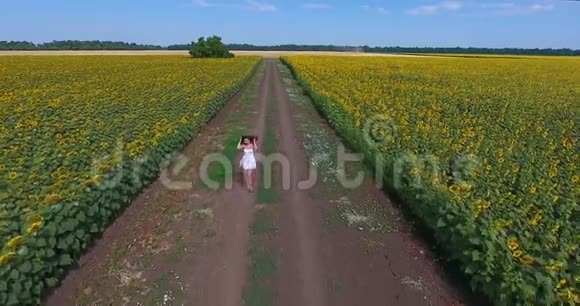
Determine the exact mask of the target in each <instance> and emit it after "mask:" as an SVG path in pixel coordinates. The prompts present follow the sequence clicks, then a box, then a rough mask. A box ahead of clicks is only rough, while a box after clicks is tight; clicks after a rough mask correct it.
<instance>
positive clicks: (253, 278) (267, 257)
mask: <svg viewBox="0 0 580 306" xmlns="http://www.w3.org/2000/svg"><path fill="white" fill-rule="evenodd" d="M268 102H269V104H268V112H267V114H266V132H265V135H264V142H263V148H262V149H263V153H264V155H266V156H268V155H269V154H273V153H274V152H275V150H276V147H277V142H276V131H275V130H274V127H275V125H274V118H273V116H274V114H275V103H274V101H271V100H270V101H268ZM266 171H271V173H269V174H267V175H270V174H271V177H274V176H275V175H274V174H275V171H274V170H273V169H266ZM265 175H266V174H265V173H264V175H262V176H261V177H264V176H265ZM262 181H263V180H262ZM278 199H279V195H278V193H277V192H276V189H275V187H274V184H273V179H272V184H270V186H268V188H266V187H264V182H261V183H260V184H259V187H258V192H257V195H256V203H257V204H258V208H259V209H257V211H256V215H255V218H254V223H253V224H252V225H251V226H250V233H251V235H252V236H251V242H250V248H249V250H248V256H249V257H250V260H251V266H250V270H249V273H248V275H249V279H248V285H247V286H246V288H244V294H243V303H244V305H245V306H270V305H273V304H274V299H275V293H274V290H273V289H272V288H271V287H269V286H268V284H267V282H268V279H270V278H271V277H272V275H273V274H274V272H275V271H276V269H277V268H278V265H279V262H280V259H279V257H278V256H277V254H275V253H274V250H273V249H272V248H271V247H270V244H269V242H270V241H271V239H272V236H273V235H275V233H276V230H277V228H276V226H275V225H274V223H273V213H274V211H273V209H274V208H275V206H273V205H264V204H275V203H277V202H278Z"/></svg>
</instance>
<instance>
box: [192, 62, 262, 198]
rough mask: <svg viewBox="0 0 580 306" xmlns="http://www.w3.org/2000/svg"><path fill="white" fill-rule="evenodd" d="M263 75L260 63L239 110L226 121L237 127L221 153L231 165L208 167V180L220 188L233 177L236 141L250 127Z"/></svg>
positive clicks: (228, 124)
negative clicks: (253, 107)
mask: <svg viewBox="0 0 580 306" xmlns="http://www.w3.org/2000/svg"><path fill="white" fill-rule="evenodd" d="M263 75H264V64H260V67H258V68H257V72H256V74H255V76H254V77H253V78H252V80H251V81H250V83H249V84H248V87H247V89H246V90H245V91H244V93H243V94H242V97H241V98H240V105H241V109H240V112H239V113H237V114H234V115H232V116H230V118H229V120H228V121H227V122H226V126H236V127H237V128H233V129H232V131H231V132H230V135H229V136H228V138H227V140H226V141H225V143H224V148H223V150H222V154H223V155H224V156H225V157H226V158H227V160H228V161H229V163H230V165H232V167H229V168H226V167H224V166H223V165H219V164H216V163H214V164H212V165H211V166H210V167H209V174H208V177H209V179H210V181H211V182H217V183H218V184H219V187H220V188H222V187H224V185H225V182H226V178H227V177H233V169H235V167H236V164H235V163H234V160H235V159H236V157H237V155H238V148H237V146H238V142H239V140H240V137H241V136H242V135H244V134H245V133H246V132H247V130H249V128H250V122H249V116H250V115H251V114H250V112H251V110H252V106H253V102H254V101H256V99H258V89H259V87H260V81H261V80H262V76H263ZM199 184H201V185H202V186H204V187H209V186H207V184H206V183H205V182H199Z"/></svg>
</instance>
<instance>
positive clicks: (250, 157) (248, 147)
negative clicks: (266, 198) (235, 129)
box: [238, 136, 258, 192]
mask: <svg viewBox="0 0 580 306" xmlns="http://www.w3.org/2000/svg"><path fill="white" fill-rule="evenodd" d="M238 150H243V151H244V155H243V156H242V159H241V160H240V168H242V169H243V170H244V180H245V182H246V188H247V189H248V191H249V192H254V181H255V179H256V157H255V156H254V151H257V150H258V145H257V144H256V138H255V137H246V136H244V137H242V138H241V139H240V142H239V143H238Z"/></svg>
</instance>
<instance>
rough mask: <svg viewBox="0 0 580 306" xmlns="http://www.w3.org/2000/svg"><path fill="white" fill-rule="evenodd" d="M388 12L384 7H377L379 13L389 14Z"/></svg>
mask: <svg viewBox="0 0 580 306" xmlns="http://www.w3.org/2000/svg"><path fill="white" fill-rule="evenodd" d="M388 12H389V11H387V10H386V9H385V8H384V7H377V13H379V14H387V13H388Z"/></svg>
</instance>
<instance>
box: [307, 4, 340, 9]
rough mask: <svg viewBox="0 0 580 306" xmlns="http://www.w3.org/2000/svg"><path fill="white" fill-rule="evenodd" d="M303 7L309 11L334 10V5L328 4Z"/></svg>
mask: <svg viewBox="0 0 580 306" xmlns="http://www.w3.org/2000/svg"><path fill="white" fill-rule="evenodd" d="M302 7H303V8H305V9H309V10H324V9H331V8H333V6H332V5H330V4H327V3H306V4H304V5H303V6H302Z"/></svg>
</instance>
